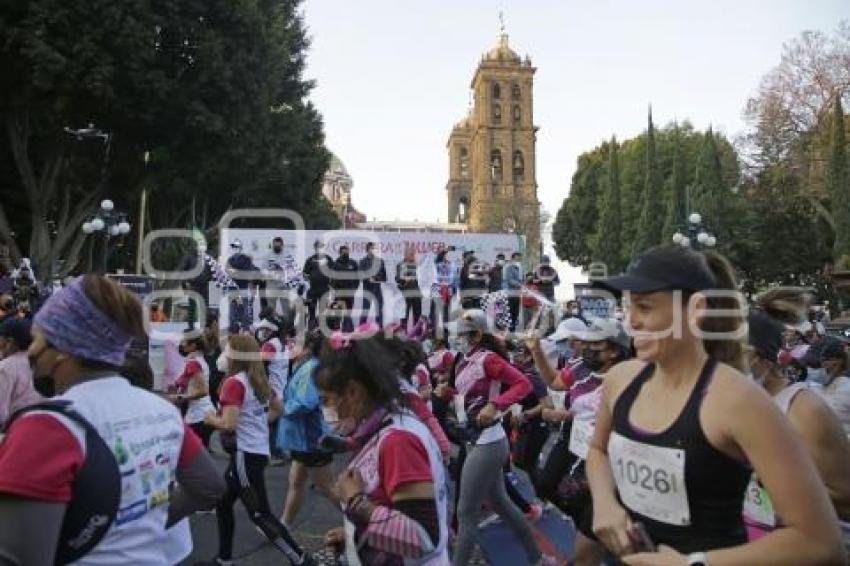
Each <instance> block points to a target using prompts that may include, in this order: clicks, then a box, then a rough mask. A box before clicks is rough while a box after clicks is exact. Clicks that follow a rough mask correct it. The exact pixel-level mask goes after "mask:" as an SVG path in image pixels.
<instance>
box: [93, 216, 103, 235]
mask: <svg viewBox="0 0 850 566" xmlns="http://www.w3.org/2000/svg"><path fill="white" fill-rule="evenodd" d="M91 226H92V228H94V231H95V232H100V231H101V230H103V228H104V226H106V224H105V223H104V222H103V218H95V219H94V220H92V221H91Z"/></svg>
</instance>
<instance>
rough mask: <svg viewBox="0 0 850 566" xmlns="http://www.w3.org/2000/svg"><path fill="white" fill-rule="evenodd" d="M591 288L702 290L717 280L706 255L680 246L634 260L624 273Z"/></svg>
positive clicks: (654, 250) (653, 250) (662, 248)
mask: <svg viewBox="0 0 850 566" xmlns="http://www.w3.org/2000/svg"><path fill="white" fill-rule="evenodd" d="M593 286H594V287H601V288H603V289H607V290H609V291H613V292H623V291H629V292H632V293H654V292H656V291H672V290H676V289H680V290H682V291H692V292H696V291H704V290H707V289H714V288H715V287H716V286H717V281H716V280H715V278H714V274H713V273H712V272H711V269H710V268H709V266H708V262H707V260H706V259H705V256H704V255H703V254H701V253H699V252H695V251H693V250H690V249H687V248H683V247H681V246H658V247H654V248H650V249H648V250H647V251H645V252H643V253H641V254H640V255H638V256H637V257H635V258H634V259H633V260H632V262H631V263H630V264H629V266H628V267H627V268H626V271H625V272H623V273H622V274H620V275H615V276H614V277H607V278H600V279H595V280H594V281H593Z"/></svg>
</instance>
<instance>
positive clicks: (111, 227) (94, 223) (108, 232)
mask: <svg viewBox="0 0 850 566" xmlns="http://www.w3.org/2000/svg"><path fill="white" fill-rule="evenodd" d="M82 230H83V233H84V234H86V235H91V234H99V233H100V234H103V255H102V259H101V269H102V270H103V273H107V272H108V271H109V240H110V238H117V237H119V236H126V235H127V234H129V233H130V230H132V227H131V226H130V223H129V222H128V220H127V215H126V214H125V213H123V212H118V211H116V210H115V203H113V202H112V201H111V200H109V199H105V200H103V201H101V203H100V209H99V210H98V211H97V212H96V213H95V214H94V216H92V217H90V218H89V219H88V220H86V221H85V222H83V226H82Z"/></svg>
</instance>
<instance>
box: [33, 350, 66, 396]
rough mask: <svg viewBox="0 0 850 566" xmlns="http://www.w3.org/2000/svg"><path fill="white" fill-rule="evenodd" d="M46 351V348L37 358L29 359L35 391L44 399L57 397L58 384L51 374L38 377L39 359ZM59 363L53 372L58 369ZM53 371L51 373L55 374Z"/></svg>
mask: <svg viewBox="0 0 850 566" xmlns="http://www.w3.org/2000/svg"><path fill="white" fill-rule="evenodd" d="M45 351H46V348H45V349H44V350H42V351H41V352H39V353H38V354H37V355H36V356H35V357H30V358H29V362H30V369H32V383H33V387H34V388H35V390H36V391H38V392H39V394H41V396H42V397H53V396H54V395H56V384H55V383H54V382H53V377H52V376H51V375H50V374H47V375H38V374H37V373H36V371H38V369H37V362H38V358H40V357H41V356H42V355H43V354H44V352H45ZM59 363H61V362H56V364H55V365H54V366H53V370H55V369H56V367H57V366H58V365H59ZM53 370H51V372H50V373H53Z"/></svg>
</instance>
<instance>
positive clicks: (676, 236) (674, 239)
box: [673, 232, 684, 244]
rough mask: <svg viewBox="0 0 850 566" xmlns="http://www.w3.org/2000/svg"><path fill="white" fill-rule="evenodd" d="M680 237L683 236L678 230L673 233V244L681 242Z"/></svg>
mask: <svg viewBox="0 0 850 566" xmlns="http://www.w3.org/2000/svg"><path fill="white" fill-rule="evenodd" d="M682 238H684V236H683V235H682V234H680V233H679V232H676V233H675V234H673V243H674V244H681V243H682Z"/></svg>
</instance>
